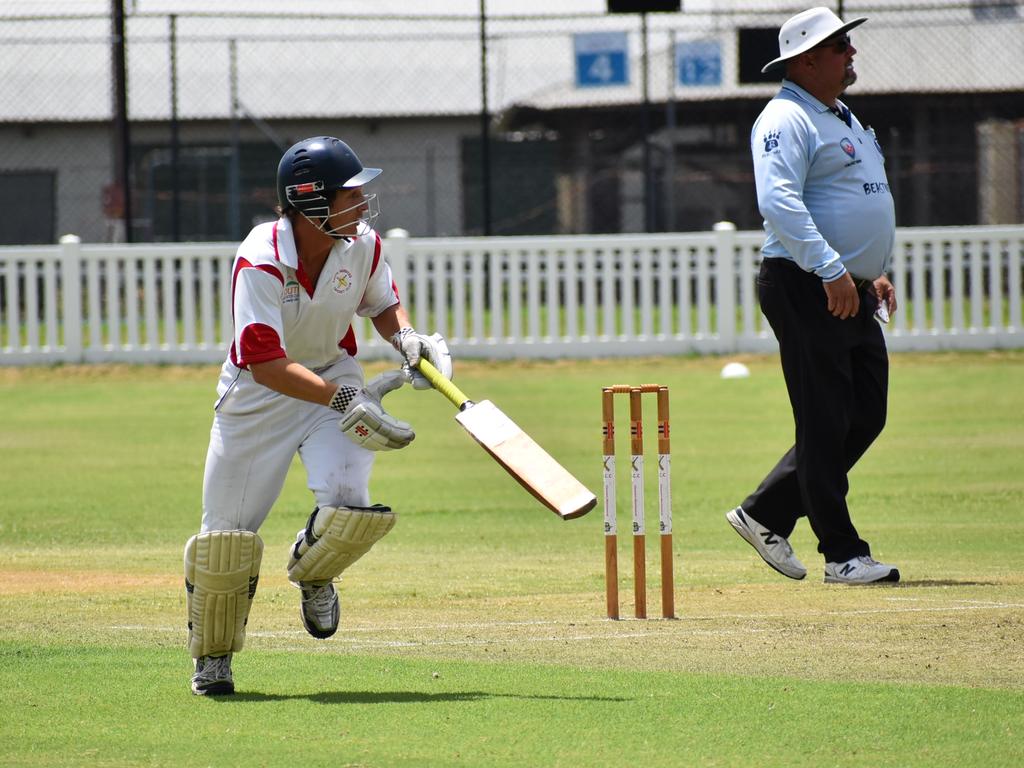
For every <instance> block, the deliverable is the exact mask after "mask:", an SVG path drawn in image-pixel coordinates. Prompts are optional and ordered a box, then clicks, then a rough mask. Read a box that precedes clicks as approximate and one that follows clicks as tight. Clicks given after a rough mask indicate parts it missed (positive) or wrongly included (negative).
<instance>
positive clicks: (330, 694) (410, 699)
mask: <svg viewBox="0 0 1024 768" xmlns="http://www.w3.org/2000/svg"><path fill="white" fill-rule="evenodd" d="M210 698H211V699H213V700H214V701H219V702H224V703H230V702H249V701H290V700H294V699H307V700H308V701H313V702H316V703H317V704H425V703H430V702H446V701H481V700H483V699H529V700H535V701H607V702H625V701H632V699H628V698H624V697H621V696H542V695H530V694H515V693H487V692H485V691H450V692H448V693H423V692H422V691H323V692H320V693H259V692H256V691H253V692H249V693H246V692H242V693H236V694H234V695H232V696H211V697H210Z"/></svg>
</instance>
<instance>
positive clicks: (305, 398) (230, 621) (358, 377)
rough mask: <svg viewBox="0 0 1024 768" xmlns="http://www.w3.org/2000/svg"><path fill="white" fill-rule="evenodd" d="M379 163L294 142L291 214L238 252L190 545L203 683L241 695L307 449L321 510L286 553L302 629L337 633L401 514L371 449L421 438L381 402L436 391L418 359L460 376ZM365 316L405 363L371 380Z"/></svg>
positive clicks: (201, 690) (285, 165) (190, 600)
mask: <svg viewBox="0 0 1024 768" xmlns="http://www.w3.org/2000/svg"><path fill="white" fill-rule="evenodd" d="M380 173H381V170H380V169H379V168H366V167H364V166H363V164H362V163H361V162H360V160H359V158H358V157H357V156H356V154H355V152H353V151H352V148H351V147H349V146H348V144H346V143H345V142H343V141H341V140H340V139H337V138H334V137H332V136H315V137H313V138H309V139H305V140H303V141H300V142H298V143H297V144H295V145H294V146H292V147H291V148H290V149H288V150H287V151H286V152H285V153H284V155H283V157H282V158H281V161H280V163H279V165H278V169H277V195H278V202H279V206H280V207H279V218H277V220H276V221H271V222H267V223H265V224H259V225H257V226H256V227H255V228H254V229H253V230H252V232H250V233H249V236H248V237H246V239H245V240H244V241H243V242H242V244H241V245H240V246H239V248H238V252H237V254H236V255H235V260H234V265H233V267H232V271H231V294H230V295H231V315H232V320H233V322H234V338H233V342H232V344H231V347H230V349H229V350H228V353H227V359H226V360H225V361H224V364H223V366H222V367H221V373H220V381H219V383H218V386H217V401H216V405H215V407H214V416H213V427H212V429H211V430H210V445H209V449H208V451H207V455H206V470H205V475H204V478H203V518H202V526H201V529H200V532H199V533H198V534H196V535H195V536H193V537H191V538H190V539H189V540H188V543H187V544H186V545H185V589H186V602H187V612H188V629H189V650H190V652H191V654H192V657H193V659H195V668H194V673H193V675H192V691H193V693H196V694H199V695H211V694H213V695H215V694H230V693H233V692H234V678H233V675H232V670H231V659H232V654H234V653H237V652H238V651H239V650H241V648H242V645H243V643H244V641H245V628H246V622H247V620H248V617H249V610H250V607H251V605H252V602H253V597H254V596H255V593H256V586H257V583H258V581H259V574H260V562H261V559H262V554H263V541H262V540H261V539H260V536H259V534H258V531H259V529H260V526H261V525H262V524H263V521H264V520H265V519H266V517H267V515H268V514H269V512H270V509H271V507H272V506H273V505H274V502H275V501H276V500H277V498H278V496H279V495H280V493H281V489H282V487H283V485H284V481H285V477H286V476H287V474H288V469H289V467H290V466H291V463H292V460H293V459H294V458H295V456H296V455H298V457H299V458H300V459H301V461H302V464H303V467H304V468H305V470H306V477H307V485H308V487H309V490H310V491H311V492H312V494H313V496H314V499H315V504H316V507H315V508H314V510H313V513H312V514H311V515H309V516H308V520H306V515H305V514H303V519H304V520H305V525H304V527H303V528H302V529H301V530H300V531H299V532H298V534H297V536H296V539H295V541H294V542H292V543H291V545H290V546H289V548H288V554H289V558H288V579H289V581H291V582H292V583H293V584H294V585H295V586H296V587H298V588H299V593H300V610H299V615H300V617H301V620H302V623H303V626H304V627H305V628H306V631H307V632H308V633H309V634H310V635H312V636H313V637H316V638H327V637H330V636H331V635H333V634H334V633H335V631H336V630H337V628H338V621H339V616H340V610H339V605H338V595H337V592H336V590H335V588H334V583H333V582H334V581H335V580H336V579H337V578H338V577H339V576H340V574H341V573H342V572H343V571H344V570H345V569H346V568H348V567H349V566H351V565H352V564H353V563H354V562H355V561H356V560H358V559H359V558H360V557H362V556H363V555H364V554H366V552H367V551H368V550H369V549H370V548H371V547H372V546H373V545H374V543H375V542H377V541H378V540H379V539H380V538H381V537H383V536H384V535H385V534H386V533H388V532H389V531H390V530H391V528H392V526H393V525H394V522H395V515H394V513H393V512H392V510H391V509H390V508H389V507H386V506H383V505H376V504H375V505H371V504H370V493H369V479H370V469H371V467H372V465H373V458H374V452H375V451H378V450H391V449H398V448H403V447H405V446H407V445H408V444H409V443H410V442H411V441H412V439H413V437H414V434H413V431H412V428H411V427H410V426H409V425H408V424H407V423H405V422H403V421H399V420H398V419H396V418H394V417H393V416H391V415H390V414H388V413H387V412H385V411H384V409H383V406H382V405H381V398H382V397H383V396H384V395H385V394H386V393H388V392H390V391H392V390H394V389H397V388H398V387H401V386H402V385H403V384H404V383H406V382H407V381H411V382H412V384H413V386H414V387H416V388H418V389H426V388H429V386H430V385H429V383H427V381H426V379H425V378H423V377H422V375H421V374H419V373H418V372H417V373H416V374H413V373H412V371H413V370H414V367H415V366H416V365H418V363H419V361H420V357H421V356H422V357H426V358H427V359H429V360H430V361H431V362H433V363H434V365H435V366H436V367H437V368H438V369H439V370H441V372H442V373H443V374H444V375H445V376H447V377H448V378H451V373H452V364H451V356H450V354H449V353H448V346H447V344H446V343H445V341H444V339H443V338H442V337H441V336H440V335H438V334H433V335H431V336H424V335H421V334H418V333H416V332H415V331H414V330H413V329H412V327H411V326H410V324H409V317H408V314H407V313H406V311H405V309H404V308H403V306H402V303H401V301H400V299H399V295H398V287H397V286H396V285H395V282H394V280H393V278H392V274H391V269H390V267H389V266H388V263H387V261H386V259H384V258H383V254H382V243H381V239H380V237H379V236H378V234H377V232H376V231H375V230H374V229H373V227H372V226H371V224H372V221H373V219H374V218H375V217H376V215H377V212H378V211H379V207H378V205H377V199H376V195H375V194H366V193H365V192H364V190H363V188H364V185H366V184H367V183H369V182H370V181H372V180H373V179H374V178H376V177H377V176H378V175H379V174H380ZM357 315H358V316H360V317H368V318H370V319H371V321H372V323H373V325H374V328H375V330H376V331H377V333H379V334H380V335H381V336H383V337H384V338H386V339H390V340H391V343H392V344H393V345H394V347H395V349H396V350H398V351H399V352H400V353H401V354H402V356H403V357H404V358H405V362H406V365H405V367H404V368H403V369H402V370H397V369H396V370H393V371H387V372H385V373H382V374H380V375H379V376H377V377H376V378H375V379H373V380H372V381H370V382H368V383H366V384H365V385H364V383H363V372H362V368H361V366H360V365H359V363H358V362H357V360H356V354H357V352H358V345H357V340H356V337H355V335H354V333H353V331H352V322H353V320H354V318H355V317H356V316H357Z"/></svg>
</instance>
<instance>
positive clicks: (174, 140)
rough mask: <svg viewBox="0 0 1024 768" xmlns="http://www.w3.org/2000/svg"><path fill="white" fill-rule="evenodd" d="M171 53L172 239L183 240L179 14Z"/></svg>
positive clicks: (172, 22) (173, 28) (172, 21)
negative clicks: (180, 158)
mask: <svg viewBox="0 0 1024 768" xmlns="http://www.w3.org/2000/svg"><path fill="white" fill-rule="evenodd" d="M169 19H170V26H171V28H170V49H171V50H170V54H171V239H172V240H173V241H174V242H179V241H180V240H181V179H180V177H179V175H178V149H179V146H180V137H179V134H178V16H177V14H173V13H172V14H171V15H170V17H169Z"/></svg>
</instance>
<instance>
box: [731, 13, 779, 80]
mask: <svg viewBox="0 0 1024 768" xmlns="http://www.w3.org/2000/svg"><path fill="white" fill-rule="evenodd" d="M739 38H740V39H739V43H740V45H739V52H740V56H739V59H740V60H739V65H740V66H739V75H740V78H739V79H740V82H741V83H777V82H779V81H780V80H781V79H782V70H781V69H780V70H778V71H777V72H769V73H768V74H762V73H761V67H763V66H764V65H765V64H767V63H768V62H769V61H772V60H773V59H775V58H777V57H778V55H779V28H778V27H745V28H742V29H740V30H739Z"/></svg>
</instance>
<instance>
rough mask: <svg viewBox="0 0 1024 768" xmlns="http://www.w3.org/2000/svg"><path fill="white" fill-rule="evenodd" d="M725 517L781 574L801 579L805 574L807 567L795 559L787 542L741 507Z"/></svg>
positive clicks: (762, 557) (763, 558) (727, 513)
mask: <svg viewBox="0 0 1024 768" xmlns="http://www.w3.org/2000/svg"><path fill="white" fill-rule="evenodd" d="M725 519H726V520H728V521H729V524H730V525H732V527H733V528H735V529H736V533H738V534H739V535H740V536H742V537H743V538H744V540H745V541H746V542H747V543H748V544H750V546H752V547H753V548H754V549H756V550H757V554H759V555H760V556H761V559H762V560H764V561H765V562H766V563H768V565H770V566H771V567H772V568H774V569H775V570H776V571H778V572H779V573H781V574H782V575H783V576H788V577H789V578H791V579H802V578H803V577H804V576H806V575H807V569H806V568H804V564H803V563H801V562H800V561H799V560H797V558H796V555H794V554H793V548H792V547H791V546H789V542H788V541H787V540H786V539H785V538H783V537H782V536H779V535H777V534H774V533H772V532H771V531H769V530H768V529H767V528H765V527H764V526H763V525H761V524H760V523H759V522H757V520H755V519H754V518H752V517H750V516H749V515H748V514H746V513H745V512H744V511H743V507H736V509H734V510H732V511H730V512H726V513H725Z"/></svg>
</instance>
